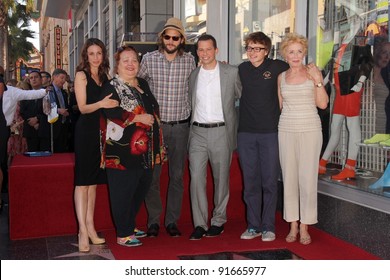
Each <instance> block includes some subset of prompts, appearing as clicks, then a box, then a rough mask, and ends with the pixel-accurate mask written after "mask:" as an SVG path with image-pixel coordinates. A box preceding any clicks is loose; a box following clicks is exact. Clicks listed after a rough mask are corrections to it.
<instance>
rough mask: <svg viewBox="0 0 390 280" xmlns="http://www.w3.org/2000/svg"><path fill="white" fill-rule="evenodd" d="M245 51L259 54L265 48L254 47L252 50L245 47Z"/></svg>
mask: <svg viewBox="0 0 390 280" xmlns="http://www.w3.org/2000/svg"><path fill="white" fill-rule="evenodd" d="M245 50H246V51H247V52H252V51H254V52H261V51H262V50H266V48H261V47H254V48H252V47H249V46H247V47H245Z"/></svg>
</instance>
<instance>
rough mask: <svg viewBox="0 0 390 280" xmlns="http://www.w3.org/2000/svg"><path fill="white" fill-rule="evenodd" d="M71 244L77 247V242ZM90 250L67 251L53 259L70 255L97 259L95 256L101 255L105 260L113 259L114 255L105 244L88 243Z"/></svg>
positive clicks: (69, 256)
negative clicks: (85, 251) (82, 251)
mask: <svg viewBox="0 0 390 280" xmlns="http://www.w3.org/2000/svg"><path fill="white" fill-rule="evenodd" d="M71 245H72V246H75V247H76V248H78V247H79V246H78V244H75V243H72V244H71ZM89 246H90V248H91V250H90V251H89V252H88V253H80V252H79V251H78V250H77V251H76V252H73V253H69V254H66V255H62V256H57V257H54V258H55V259H61V258H71V257H83V259H88V260H90V259H92V260H94V259H97V257H101V258H103V259H106V260H115V258H114V255H113V254H112V253H111V250H110V249H109V248H108V246H107V245H106V244H104V245H89Z"/></svg>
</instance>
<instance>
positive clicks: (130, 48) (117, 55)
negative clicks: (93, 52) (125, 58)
mask: <svg viewBox="0 0 390 280" xmlns="http://www.w3.org/2000/svg"><path fill="white" fill-rule="evenodd" d="M124 51H131V52H134V53H135V54H136V56H137V60H138V62H140V57H139V54H138V51H137V50H136V49H135V48H134V47H133V46H122V47H120V48H118V50H117V51H116V53H115V54H114V60H115V66H114V69H113V72H114V74H117V73H118V64H119V60H120V58H121V54H122V53H123V52H124Z"/></svg>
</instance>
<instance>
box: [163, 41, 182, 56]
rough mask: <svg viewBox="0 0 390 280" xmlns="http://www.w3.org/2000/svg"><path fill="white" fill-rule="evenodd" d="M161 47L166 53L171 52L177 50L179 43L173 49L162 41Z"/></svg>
mask: <svg viewBox="0 0 390 280" xmlns="http://www.w3.org/2000/svg"><path fill="white" fill-rule="evenodd" d="M171 46H173V45H171ZM162 47H163V49H164V51H165V52H166V53H168V54H173V53H175V52H177V51H178V50H179V48H180V45H177V46H175V47H174V48H173V49H168V47H167V45H166V44H165V43H164V42H163V43H162Z"/></svg>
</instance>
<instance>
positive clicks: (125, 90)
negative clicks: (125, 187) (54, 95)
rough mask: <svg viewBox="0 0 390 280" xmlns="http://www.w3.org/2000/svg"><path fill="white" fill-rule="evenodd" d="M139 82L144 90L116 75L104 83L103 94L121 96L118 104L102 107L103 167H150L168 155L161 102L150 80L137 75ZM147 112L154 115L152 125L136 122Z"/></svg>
mask: <svg viewBox="0 0 390 280" xmlns="http://www.w3.org/2000/svg"><path fill="white" fill-rule="evenodd" d="M138 82H139V87H140V88H141V89H142V90H143V91H144V92H143V93H141V92H139V91H138V90H137V89H136V88H134V87H131V86H130V85H128V84H127V83H125V82H124V81H123V80H122V79H121V78H120V77H119V76H117V75H116V76H115V77H114V78H113V79H112V80H111V81H109V82H108V83H106V84H105V86H104V87H103V90H102V96H101V97H102V98H104V97H105V96H107V95H109V94H111V93H113V95H112V96H111V98H113V99H116V100H118V101H119V106H118V107H116V108H112V109H103V110H102V117H101V121H100V143H101V154H102V157H101V167H102V168H114V169H120V170H125V169H129V168H144V169H149V168H153V166H154V164H161V163H162V161H163V160H164V158H165V148H164V145H163V139H162V131H161V128H160V116H159V106H158V103H157V101H156V99H155V98H154V96H153V94H152V93H151V91H150V88H149V85H148V83H147V82H146V81H145V80H144V79H141V78H138ZM145 113H148V114H151V115H153V116H154V119H155V121H154V124H153V126H151V127H150V126H147V125H144V124H142V123H134V122H133V119H134V117H135V115H137V114H145Z"/></svg>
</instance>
